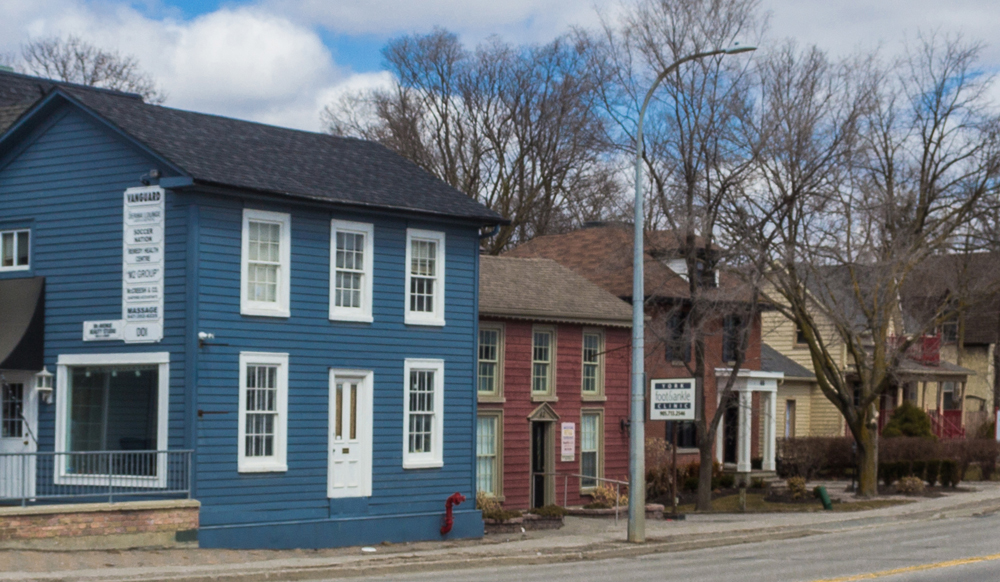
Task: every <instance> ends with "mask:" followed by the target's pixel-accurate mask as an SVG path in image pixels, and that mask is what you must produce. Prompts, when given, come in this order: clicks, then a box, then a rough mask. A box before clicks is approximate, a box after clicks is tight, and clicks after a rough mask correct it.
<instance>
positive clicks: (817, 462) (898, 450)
mask: <svg viewBox="0 0 1000 582" xmlns="http://www.w3.org/2000/svg"><path fill="white" fill-rule="evenodd" d="M853 444H854V440H853V439H851V438H849V437H847V438H845V437H806V438H795V439H782V440H780V441H779V442H778V451H777V452H778V463H777V468H778V475H779V476H780V477H782V478H785V479H787V478H789V477H805V478H806V480H810V479H813V478H815V477H817V476H824V477H842V476H844V475H847V474H850V473H851V472H853V471H854V467H855V460H854V450H853ZM998 454H1000V445H998V443H997V442H996V441H994V440H992V439H947V440H944V439H942V440H937V439H931V438H924V437H894V438H884V437H883V438H880V439H879V478H880V480H882V481H883V482H885V483H886V484H887V485H889V484H891V483H894V482H896V481H898V480H899V479H900V478H902V477H907V476H917V477H920V478H922V479H924V480H925V481H927V482H928V483H929V484H930V485H931V486H934V485H935V484H936V483H940V484H941V485H943V486H946V487H954V486H956V485H958V483H959V482H960V481H961V480H962V479H963V477H964V475H965V471H966V470H967V469H968V468H969V465H971V464H973V463H975V464H977V465H979V467H980V468H981V469H982V474H983V479H985V480H989V479H990V478H991V477H992V475H993V473H995V472H996V468H997V456H998Z"/></svg>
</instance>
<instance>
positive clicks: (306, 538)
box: [0, 72, 505, 548]
mask: <svg viewBox="0 0 1000 582" xmlns="http://www.w3.org/2000/svg"><path fill="white" fill-rule="evenodd" d="M0 131H2V132H3V133H2V137H0V375H2V378H3V397H4V401H3V403H2V407H0V410H2V412H3V418H2V427H3V438H0V453H7V454H8V455H7V456H5V457H0V499H8V500H12V499H13V500H16V499H28V500H30V502H33V503H43V502H46V500H48V501H49V502H56V501H60V500H62V501H64V502H75V501H74V500H77V499H78V498H80V496H84V497H85V496H86V495H90V494H95V495H98V494H99V495H104V494H105V492H104V488H105V487H106V488H107V489H108V490H109V491H110V492H111V494H112V495H113V496H114V498H115V501H126V500H129V499H146V498H151V497H156V495H157V494H158V493H163V492H171V491H181V492H183V494H182V496H183V495H186V490H187V489H190V495H191V497H193V498H194V499H197V500H198V501H199V502H200V503H201V508H200V530H199V533H198V537H199V542H200V544H201V545H202V546H203V547H248V548H249V547H262V548H287V547H303V548H308V547H330V546H337V545H355V544H372V543H378V542H382V541H392V542H399V541H411V540H424V539H441V536H442V534H441V533H440V530H441V526H442V521H443V516H444V513H445V500H446V499H447V498H448V497H449V496H450V495H451V494H453V493H456V492H459V493H462V494H463V495H465V496H467V497H469V501H468V502H466V503H464V504H461V505H458V506H457V507H456V508H455V514H454V527H453V529H452V530H451V532H450V533H448V534H447V535H448V536H450V537H474V536H479V535H482V531H483V526H482V521H481V517H480V513H479V512H478V511H477V510H476V509H475V503H474V501H473V498H474V494H475V454H476V453H475V438H474V437H475V419H476V390H475V386H474V382H473V378H474V374H475V362H476V354H475V349H476V341H475V339H476V337H477V320H478V318H477V288H478V285H477V281H478V270H479V263H478V253H479V237H480V233H481V232H485V231H484V228H488V227H490V226H492V225H497V224H501V223H504V222H505V221H504V220H503V219H502V218H501V217H500V216H498V215H496V214H495V213H493V212H492V211H490V210H488V209H487V208H485V207H484V206H482V205H480V204H479V203H477V202H475V201H473V200H471V199H470V198H469V197H467V196H465V195H464V194H462V193H461V192H458V191H456V190H455V189H453V188H451V187H449V186H447V185H446V184H444V183H443V182H441V181H440V180H437V179H436V178H434V177H433V176H431V175H430V174H429V173H427V172H425V171H423V170H422V169H420V168H419V167H417V166H416V165H414V164H412V163H410V162H408V161H407V160H405V159H403V158H402V157H400V156H398V155H396V154H394V153H393V152H391V151H389V150H388V149H386V148H384V147H382V146H380V145H378V144H374V143H371V142H366V141H362V140H356V139H346V138H338V137H333V136H329V135H323V134H316V133H309V132H303V131H294V130H290V129H283V128H278V127H272V126H267V125H261V124H257V123H250V122H246V121H239V120H234V119H229V118H224V117H218V116H213V115H204V114H198V113H192V112H188V111H181V110H176V109H170V108H166V107H161V106H155V105H150V104H146V103H144V102H143V101H142V99H141V98H139V97H137V96H135V95H130V94H125V93H119V92H113V91H106V90H97V89H92V88H84V87H79V86H74V85H69V84H59V83H52V82H49V81H44V80H42V79H38V78H33V77H28V76H23V75H17V74H14V73H10V72H0ZM188 451H190V452H188ZM109 452H110V453H109ZM14 453H22V455H21V456H18V455H16V454H14ZM188 484H189V485H188ZM95 499H98V498H95ZM104 501H107V499H104Z"/></svg>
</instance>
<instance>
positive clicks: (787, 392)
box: [761, 310, 992, 437]
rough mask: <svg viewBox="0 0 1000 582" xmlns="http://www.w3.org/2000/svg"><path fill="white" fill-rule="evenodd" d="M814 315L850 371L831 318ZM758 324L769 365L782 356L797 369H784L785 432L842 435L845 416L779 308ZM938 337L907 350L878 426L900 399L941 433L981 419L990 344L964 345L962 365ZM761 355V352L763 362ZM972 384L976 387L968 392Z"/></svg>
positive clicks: (781, 409)
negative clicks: (927, 417) (821, 385)
mask: <svg viewBox="0 0 1000 582" xmlns="http://www.w3.org/2000/svg"><path fill="white" fill-rule="evenodd" d="M813 318H814V320H815V321H816V322H817V325H818V326H819V328H820V329H819V331H820V334H821V335H822V336H823V337H824V338H826V339H827V341H828V342H830V343H831V348H832V349H831V352H832V353H833V354H834V355H835V356H836V357H837V360H838V361H837V365H838V366H839V367H840V369H842V370H848V369H850V368H851V367H852V364H851V362H850V361H849V357H848V354H847V350H846V347H845V346H844V345H843V344H842V343H839V345H838V340H837V339H836V338H837V335H836V332H835V330H834V328H833V325H832V322H830V321H829V320H827V319H825V318H824V317H823V316H822V315H821V314H819V313H818V312H817V313H814V314H813ZM761 324H762V329H761V339H762V341H763V343H764V348H765V349H767V348H770V350H771V351H773V352H774V358H775V359H774V363H773V364H772V365H773V366H777V367H780V366H787V365H788V363H787V362H785V363H782V361H781V359H780V358H785V359H787V360H789V361H790V362H791V363H793V364H795V365H796V366H797V367H799V370H798V371H797V372H796V371H787V370H783V371H785V381H784V383H783V384H782V385H781V386H779V388H778V413H777V414H778V418H777V420H778V422H779V424H780V423H782V422H784V423H785V426H786V427H787V430H786V431H785V433H784V434H787V435H788V436H797V437H801V436H840V435H845V434H846V433H845V430H846V427H845V424H844V420H843V416H842V415H841V414H840V411H839V410H837V408H836V407H835V406H834V405H833V403H832V402H830V400H829V399H828V398H827V397H826V395H824V394H823V392H822V391H821V390H820V388H819V385H818V384H817V383H816V376H815V372H814V368H813V363H812V357H811V355H810V352H809V348H808V347H807V346H806V345H805V340H804V338H803V337H802V334H801V332H800V331H799V330H798V328H797V327H796V325H795V323H794V322H792V321H791V320H789V319H787V318H786V317H785V316H784V315H782V314H781V313H780V312H779V311H777V310H767V311H764V313H763V314H762V321H761ZM940 338H941V335H938V336H936V337H927V338H924V339H923V340H921V341H920V342H918V343H917V345H916V346H915V349H914V350H912V351H911V357H909V358H907V359H906V360H904V361H903V363H902V364H901V366H900V370H899V378H898V381H897V387H896V390H895V391H891V392H890V393H887V394H884V395H883V396H882V400H881V402H880V405H879V409H880V415H879V424H880V426H883V425H884V424H885V422H887V421H888V419H889V417H890V416H891V414H892V411H893V410H894V409H895V408H896V407H897V406H899V405H900V404H902V403H903V402H904V401H905V402H910V403H913V404H915V405H917V406H919V407H921V408H922V409H923V410H925V411H927V412H928V413H929V414H930V416H931V420H932V423H933V425H934V430H935V433H936V434H938V435H939V436H941V437H960V436H965V435H966V434H967V433H968V432H969V431H970V430H975V429H976V428H978V426H979V424H981V423H982V419H983V418H984V413H983V412H982V410H984V408H983V405H982V404H981V403H982V402H983V398H984V396H982V394H983V393H984V392H988V393H989V394H992V388H988V386H992V371H991V369H990V370H989V371H987V370H986V368H988V367H989V366H988V362H989V361H990V360H991V356H990V355H989V354H992V351H991V348H982V347H978V346H979V345H980V344H968V343H967V345H966V348H965V349H964V350H963V352H962V353H963V359H962V365H958V363H957V358H956V357H955V348H954V346H953V344H951V345H949V344H948V343H947V342H945V345H944V346H943V347H942V345H941V339H940ZM991 345H992V344H991ZM974 346H975V347H974ZM949 349H950V350H951V351H950V352H949ZM764 353H765V351H764V350H762V360H763V354H764ZM949 356H950V357H949ZM779 357H780V358H779ZM969 364H973V365H978V366H979V367H982V368H984V369H983V371H982V372H980V371H979V370H978V369H970V367H967V366H968V365H969ZM762 367H763V362H762ZM765 369H766V368H765ZM970 385H972V386H974V387H973V388H972V389H971V390H970V389H969V386H970ZM991 402H992V398H990V403H991ZM986 408H987V409H988V408H989V406H987V407H986ZM973 425H974V426H973ZM793 429H794V433H793ZM792 433H793V434H792Z"/></svg>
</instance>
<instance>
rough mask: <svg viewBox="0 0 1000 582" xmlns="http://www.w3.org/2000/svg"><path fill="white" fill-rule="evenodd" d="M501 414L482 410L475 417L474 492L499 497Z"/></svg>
mask: <svg viewBox="0 0 1000 582" xmlns="http://www.w3.org/2000/svg"><path fill="white" fill-rule="evenodd" d="M502 443H503V412H502V411H499V410H484V411H481V412H480V413H479V416H478V417H476V491H477V492H479V491H481V492H483V493H485V494H487V495H489V496H491V497H500V495H501V486H502V483H503V474H502V473H503V470H502V467H503V464H502V462H501V451H502V449H503V444H502Z"/></svg>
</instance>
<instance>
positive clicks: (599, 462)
mask: <svg viewBox="0 0 1000 582" xmlns="http://www.w3.org/2000/svg"><path fill="white" fill-rule="evenodd" d="M585 416H596V417H597V427H596V428H597V434H596V435H594V436H595V438H596V439H597V443H596V444H597V449H596V450H595V451H584V450H583V419H584V417H585ZM585 452H594V453H596V457H597V458H596V459H595V462H594V469H595V470H596V471H597V475H595V476H594V477H595V479H594V485H593V486H587V487H584V485H583V481H584V478H582V477H581V478H580V491H581V493H588V492H591V491H593V490H594V489H596V488H597V487H600V486H601V484H602V483H603V481H601V479H603V478H604V409H601V408H583V409H581V410H580V463H579V467H580V474H581V475H582V474H583V454H584V453H585Z"/></svg>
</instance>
